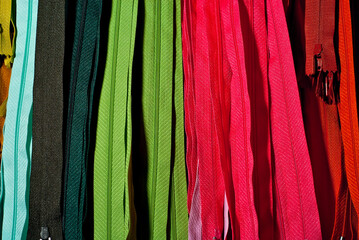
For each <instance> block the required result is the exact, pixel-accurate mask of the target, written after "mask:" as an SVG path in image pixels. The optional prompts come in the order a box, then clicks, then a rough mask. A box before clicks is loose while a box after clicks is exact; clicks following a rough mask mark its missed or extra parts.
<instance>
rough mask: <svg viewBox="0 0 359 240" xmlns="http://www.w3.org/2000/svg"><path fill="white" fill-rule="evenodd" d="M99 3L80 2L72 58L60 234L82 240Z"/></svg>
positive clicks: (91, 0)
mask: <svg viewBox="0 0 359 240" xmlns="http://www.w3.org/2000/svg"><path fill="white" fill-rule="evenodd" d="M101 8H102V1H101V0H79V1H78V2H77V5H76V20H75V36H74V44H73V52H72V59H71V77H70V92H69V95H70V97H69V103H68V115H67V126H66V140H65V175H64V199H63V202H64V203H63V204H64V206H63V232H64V238H65V239H74V240H75V239H82V238H83V234H82V232H83V231H82V227H83V221H84V218H85V216H86V172H87V161H88V151H89V143H90V124H91V116H92V105H93V92H94V86H95V83H96V78H97V67H98V61H99V59H98V57H99V43H100V19H101Z"/></svg>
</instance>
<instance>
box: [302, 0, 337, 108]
mask: <svg viewBox="0 0 359 240" xmlns="http://www.w3.org/2000/svg"><path fill="white" fill-rule="evenodd" d="M334 30H335V0H325V1H324V0H323V1H322V0H306V1H305V44H306V46H305V47H306V48H305V51H306V63H305V73H306V75H307V76H308V77H309V78H310V79H311V82H312V86H313V88H314V89H315V93H316V95H317V96H318V97H320V98H322V99H323V101H324V102H326V103H328V104H336V103H338V102H339V73H338V67H337V62H336V56H335V51H334Z"/></svg>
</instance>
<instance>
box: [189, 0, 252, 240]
mask: <svg viewBox="0 0 359 240" xmlns="http://www.w3.org/2000/svg"><path fill="white" fill-rule="evenodd" d="M236 26H242V25H241V19H240V11H239V5H238V2H237V1H232V0H229V1H214V2H207V1H197V2H196V3H195V4H193V2H191V1H185V2H184V10H183V22H182V28H183V55H184V70H185V108H186V111H185V112H186V133H187V168H188V176H189V194H188V208H189V209H190V219H191V221H192V219H193V220H194V219H199V217H198V216H197V215H198V214H200V219H201V222H198V223H197V226H198V227H199V228H200V229H201V234H200V235H201V236H202V238H203V239H221V238H223V237H224V238H227V234H226V233H224V232H223V231H224V230H226V229H224V220H227V219H226V216H225V217H223V211H224V206H225V203H224V199H227V203H228V211H229V214H230V226H231V234H230V235H231V237H232V238H233V239H237V238H239V237H240V238H244V239H246V238H248V239H249V238H250V239H257V238H258V223H257V217H256V212H255V208H254V200H253V187H252V171H253V155H252V150H251V142H250V132H251V113H250V111H251V110H250V109H251V107H250V102H249V95H248V89H247V82H246V81H247V76H246V62H245V58H244V46H243V39H242V32H241V27H236ZM197 168H198V171H197ZM238 186H243V187H241V188H239V187H238ZM198 192H199V194H198ZM225 196H226V198H225ZM198 202H199V203H200V204H199V206H197V205H196V206H192V204H197V203H198ZM197 209H200V211H198V210H197ZM226 227H227V222H226ZM195 229H196V227H194V226H191V227H190V228H189V234H190V236H189V238H190V239H196V238H197V237H198V235H199V233H198V230H197V229H196V230H195ZM223 234H224V236H223Z"/></svg>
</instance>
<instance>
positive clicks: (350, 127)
mask: <svg viewBox="0 0 359 240" xmlns="http://www.w3.org/2000/svg"><path fill="white" fill-rule="evenodd" d="M351 26H352V25H351V13H350V3H349V0H340V1H339V25H338V34H339V58H340V69H341V73H340V79H341V83H340V98H341V101H340V104H339V105H338V109H339V117H340V124H341V130H342V137H343V145H344V165H345V170H346V175H347V181H348V187H349V192H350V196H351V198H352V201H353V205H354V209H355V210H356V213H358V211H359V176H358V168H359V167H358V164H359V163H358V160H359V129H358V115H357V105H356V93H355V76H354V63H353V42H352V30H351ZM355 227H356V229H358V226H355Z"/></svg>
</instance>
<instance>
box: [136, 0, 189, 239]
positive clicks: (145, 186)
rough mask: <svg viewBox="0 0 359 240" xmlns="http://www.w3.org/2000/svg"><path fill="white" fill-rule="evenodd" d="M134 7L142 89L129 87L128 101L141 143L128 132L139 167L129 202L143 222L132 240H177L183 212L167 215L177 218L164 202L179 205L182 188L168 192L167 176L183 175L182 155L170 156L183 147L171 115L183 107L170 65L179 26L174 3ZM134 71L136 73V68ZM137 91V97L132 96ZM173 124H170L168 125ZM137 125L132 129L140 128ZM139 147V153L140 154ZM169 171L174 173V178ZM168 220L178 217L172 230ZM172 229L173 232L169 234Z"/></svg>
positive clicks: (176, 73)
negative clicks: (133, 199)
mask: <svg viewBox="0 0 359 240" xmlns="http://www.w3.org/2000/svg"><path fill="white" fill-rule="evenodd" d="M139 6H140V7H139V15H140V18H139V19H140V21H139V22H138V24H137V26H138V27H139V26H141V27H140V29H139V31H138V32H139V33H140V34H143V37H141V35H139V37H138V38H139V39H143V42H142V41H139V42H138V43H137V42H136V49H135V52H136V51H137V52H138V53H137V54H141V55H142V54H143V56H141V57H140V58H138V59H137V60H135V61H138V62H136V63H137V64H138V65H137V66H142V71H141V74H139V75H140V76H141V77H140V79H142V84H140V82H137V81H136V82H134V83H133V86H134V88H133V89H134V93H135V94H134V95H133V99H137V98H139V99H141V101H136V106H138V107H139V108H134V111H133V113H134V117H133V119H136V118H142V117H143V121H136V123H137V124H141V125H143V132H142V133H143V135H142V136H143V138H138V135H137V132H136V130H134V132H135V133H136V136H135V135H134V138H133V140H134V144H133V146H134V150H133V154H134V166H139V165H138V164H143V165H142V166H143V168H142V169H139V168H135V167H134V168H133V170H134V181H135V182H134V184H135V186H134V187H135V195H136V196H140V197H138V198H137V200H136V202H135V204H136V212H137V215H138V216H144V217H139V218H138V222H137V225H138V226H143V228H138V231H137V235H138V238H141V237H146V238H147V237H148V238H150V239H158V238H161V237H164V236H168V237H170V238H175V237H176V236H173V235H171V232H172V233H173V232H177V234H178V231H179V230H180V232H181V234H180V235H177V237H182V236H184V235H183V234H185V233H183V232H184V231H185V230H184V228H187V225H186V224H187V220H186V218H183V216H184V215H183V214H184V213H181V215H179V216H177V215H173V214H174V213H176V214H177V211H178V210H177V207H178V206H176V211H173V212H172V207H173V205H171V204H170V203H171V201H172V199H173V198H171V199H170V196H171V195H172V194H171V192H170V191H175V192H174V194H173V195H174V197H175V198H176V199H174V201H176V202H177V201H183V200H184V199H183V195H184V192H183V190H184V188H183V186H182V187H179V186H177V187H176V186H175V188H174V189H172V188H171V184H172V183H171V175H172V174H174V175H173V177H174V178H175V179H176V178H177V177H178V176H179V177H183V176H184V174H185V173H184V167H183V166H184V165H183V164H184V161H185V160H184V158H183V155H182V156H181V155H178V153H177V154H176V152H174V153H175V154H174V155H173V151H174V150H175V151H177V150H178V151H181V148H178V149H175V147H176V146H182V150H183V146H184V139H183V138H181V137H180V136H179V135H177V133H178V129H177V127H179V126H177V121H179V124H180V120H179V119H180V118H181V117H183V115H181V112H177V111H176V110H178V108H183V107H182V106H183V105H181V103H180V101H181V98H180V96H181V95H180V94H178V93H179V92H180V91H183V88H182V87H181V82H182V77H181V76H182V75H180V71H181V70H179V69H180V66H179V65H178V64H176V63H175V62H174V61H178V60H177V57H179V56H175V55H174V54H176V53H178V52H176V50H175V47H176V48H178V44H179V41H178V39H177V42H176V39H175V38H174V36H176V37H177V36H180V35H181V34H180V29H176V28H178V24H179V16H178V15H180V9H179V2H178V1H176V2H174V1H172V2H170V3H169V2H166V1H162V0H157V1H140V2H139ZM175 7H176V8H175ZM174 14H176V17H175V16H174ZM176 21H177V23H176ZM141 31H143V32H141ZM176 45H177V46H176ZM134 71H135V72H136V71H137V70H136V68H134ZM138 71H139V70H138ZM136 76H137V74H136ZM134 79H137V78H134ZM138 81H140V80H138ZM140 92H142V93H141V95H137V94H138V93H140ZM141 111H142V113H141ZM140 114H143V115H142V116H141V115H140ZM174 122H176V125H174V124H173V123H174ZM141 125H138V126H134V128H138V129H141V127H142V126H141ZM176 129H177V130H176ZM176 131H177V132H176ZM142 133H141V134H142ZM138 141H144V142H141V143H139V142H138ZM136 145H137V146H140V147H141V152H140V153H137V151H139V150H138V147H136V148H135V146H136ZM143 147H144V148H145V150H144V149H142V148H143ZM135 152H136V153H135ZM171 163H174V165H172V164H171ZM180 164H181V165H180ZM171 165H172V166H173V168H172V166H171ZM176 165H177V167H176ZM181 166H182V167H181ZM174 171H179V174H178V173H174ZM177 181H181V184H184V183H185V181H183V178H182V179H179V180H178V179H176V180H175V183H174V184H178V182H177ZM136 189H137V190H136ZM178 189H179V190H178ZM173 195H172V196H173ZM180 196H181V197H180ZM177 198H178V199H177ZM173 210H174V209H173ZM179 211H181V210H179ZM182 211H184V209H182ZM171 212H172V214H171ZM147 216H148V217H147ZM181 216H182V217H181ZM173 217H175V218H176V219H177V217H178V220H176V225H173V222H171V219H172V218H173ZM181 219H182V220H181ZM183 219H184V220H183ZM168 223H170V224H171V225H172V226H171V228H172V230H171V231H170V233H168V234H167V231H166V228H164V227H163V226H167V224H168ZM173 227H175V229H178V230H176V231H174V229H173ZM142 229H143V230H142Z"/></svg>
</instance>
